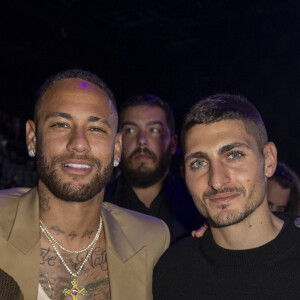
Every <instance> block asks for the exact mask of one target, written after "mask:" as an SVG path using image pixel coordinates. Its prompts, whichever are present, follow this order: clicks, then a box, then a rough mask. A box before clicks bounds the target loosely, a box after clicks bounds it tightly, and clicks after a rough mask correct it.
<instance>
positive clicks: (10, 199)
mask: <svg viewBox="0 0 300 300" xmlns="http://www.w3.org/2000/svg"><path fill="white" fill-rule="evenodd" d="M28 191H30V189H29V188H14V189H9V190H1V191H0V212H3V210H4V209H5V207H10V206H15V205H16V204H17V203H18V201H19V199H20V197H21V196H23V195H24V194H26V193H27V192H28Z"/></svg>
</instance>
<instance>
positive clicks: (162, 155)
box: [120, 105, 177, 187]
mask: <svg viewBox="0 0 300 300" xmlns="http://www.w3.org/2000/svg"><path fill="white" fill-rule="evenodd" d="M120 131H121V133H122V144H123V149H122V159H121V163H122V169H123V171H124V174H125V176H126V177H127V178H128V180H129V181H130V183H131V184H132V185H133V186H139V187H146V186H150V185H152V184H153V183H155V182H157V181H158V180H160V179H161V178H162V177H163V176H164V175H165V174H166V173H167V171H168V168H169V164H170V160H171V156H172V154H173V153H174V152H175V151H176V146H177V136H176V135H174V136H171V134H170V129H169V127H168V123H167V119H166V113H165V112H164V110H163V109H161V108H160V107H158V106H148V105H138V106H130V107H127V108H126V109H125V110H124V111H123V112H122V114H121V118H120Z"/></svg>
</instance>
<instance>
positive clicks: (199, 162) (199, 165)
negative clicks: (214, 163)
mask: <svg viewBox="0 0 300 300" xmlns="http://www.w3.org/2000/svg"><path fill="white" fill-rule="evenodd" d="M206 165H207V163H206V162H205V161H203V160H196V161H194V162H192V163H191V168H192V169H200V168H203V167H205V166H206Z"/></svg>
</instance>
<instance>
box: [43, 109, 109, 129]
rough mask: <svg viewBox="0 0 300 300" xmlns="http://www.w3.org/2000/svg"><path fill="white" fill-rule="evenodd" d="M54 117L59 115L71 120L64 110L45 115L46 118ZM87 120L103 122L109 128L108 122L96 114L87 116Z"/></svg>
mask: <svg viewBox="0 0 300 300" xmlns="http://www.w3.org/2000/svg"><path fill="white" fill-rule="evenodd" d="M55 117H61V118H64V119H67V120H72V119H73V118H72V116H71V115H70V114H68V113H64V112H52V113H49V114H47V115H46V120H48V119H50V118H55ZM87 120H88V122H98V121H100V122H102V123H104V124H106V125H107V126H108V127H109V128H111V126H110V124H109V123H108V121H107V120H105V119H101V118H99V117H96V116H89V117H88V118H87Z"/></svg>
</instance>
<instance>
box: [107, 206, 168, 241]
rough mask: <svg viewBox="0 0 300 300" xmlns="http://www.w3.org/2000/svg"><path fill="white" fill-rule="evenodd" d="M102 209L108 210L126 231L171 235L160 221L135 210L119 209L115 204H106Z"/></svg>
mask: <svg viewBox="0 0 300 300" xmlns="http://www.w3.org/2000/svg"><path fill="white" fill-rule="evenodd" d="M102 208H103V209H104V210H106V211H107V212H108V213H109V214H110V215H111V216H113V218H114V219H115V220H116V221H117V222H118V223H119V225H120V226H122V227H123V228H124V230H126V231H131V232H134V233H137V234H138V233H141V232H144V234H147V235H148V236H149V235H150V236H152V235H153V236H155V235H158V234H160V233H161V234H163V235H165V234H169V229H168V226H167V225H166V224H165V223H164V222H163V221H162V220H160V219H158V218H155V217H151V216H148V215H145V214H142V213H139V212H136V211H133V210H129V209H125V208H122V207H119V206H117V205H115V204H112V203H109V202H105V203H103V204H102Z"/></svg>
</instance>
